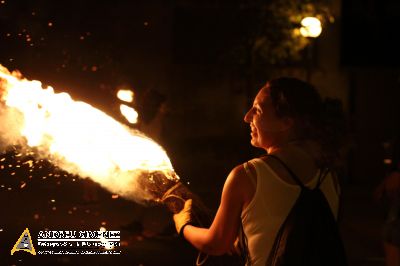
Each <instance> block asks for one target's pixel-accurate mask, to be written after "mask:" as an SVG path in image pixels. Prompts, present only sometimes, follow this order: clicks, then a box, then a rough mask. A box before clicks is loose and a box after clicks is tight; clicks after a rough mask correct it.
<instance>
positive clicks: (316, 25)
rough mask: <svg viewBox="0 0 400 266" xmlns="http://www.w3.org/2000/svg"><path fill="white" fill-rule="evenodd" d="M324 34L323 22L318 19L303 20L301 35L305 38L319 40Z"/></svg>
mask: <svg viewBox="0 0 400 266" xmlns="http://www.w3.org/2000/svg"><path fill="white" fill-rule="evenodd" d="M321 32H322V26H321V21H320V20H319V19H318V18H316V17H305V18H303V19H302V20H301V28H300V33H301V35H303V36H304V37H311V38H317V37H318V36H319V35H320V34H321Z"/></svg>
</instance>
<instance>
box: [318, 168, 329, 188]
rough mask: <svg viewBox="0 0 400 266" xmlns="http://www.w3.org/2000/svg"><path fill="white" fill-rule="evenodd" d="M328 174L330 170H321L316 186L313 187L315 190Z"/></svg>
mask: <svg viewBox="0 0 400 266" xmlns="http://www.w3.org/2000/svg"><path fill="white" fill-rule="evenodd" d="M329 172H330V170H329V169H328V168H324V169H321V171H320V172H319V177H318V182H317V185H316V186H315V189H318V188H319V187H320V186H321V184H322V182H324V180H325V178H326V176H327V175H328V174H329Z"/></svg>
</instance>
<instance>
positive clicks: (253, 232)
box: [174, 78, 340, 266]
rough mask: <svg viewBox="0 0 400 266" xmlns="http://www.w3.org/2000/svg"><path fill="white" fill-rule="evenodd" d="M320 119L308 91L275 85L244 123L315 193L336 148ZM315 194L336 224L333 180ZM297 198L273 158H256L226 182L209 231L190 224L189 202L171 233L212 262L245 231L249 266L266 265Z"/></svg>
mask: <svg viewBox="0 0 400 266" xmlns="http://www.w3.org/2000/svg"><path fill="white" fill-rule="evenodd" d="M331 109H332V108H331ZM324 114H325V112H324V105H323V103H322V101H321V98H320V96H319V95H318V93H317V92H316V90H315V89H314V88H313V87H312V86H311V85H309V84H308V83H305V82H303V81H300V80H298V79H295V78H279V79H274V80H271V81H269V82H268V83H267V84H266V85H265V86H264V87H263V88H261V90H260V91H259V92H258V94H257V96H256V98H255V100H254V103H253V106H252V108H251V109H250V110H249V111H248V113H247V114H246V115H245V117H244V121H245V122H246V123H249V124H250V128H251V144H252V145H253V146H255V147H258V148H262V149H264V150H265V151H266V152H267V154H269V155H274V156H276V157H278V158H279V159H281V160H282V161H283V162H284V163H285V164H286V165H287V166H288V167H289V168H290V169H291V170H292V171H293V172H294V173H295V174H296V175H297V176H298V177H299V178H300V180H301V181H302V183H303V184H305V185H306V186H307V187H310V188H314V187H315V186H316V183H317V181H318V180H317V179H318V178H317V177H318V176H319V170H320V169H322V168H326V167H332V166H333V163H334V159H335V157H336V154H335V152H334V151H335V150H337V149H338V146H337V145H338V143H339V139H338V138H336V136H334V135H333V134H332V133H333V132H334V131H332V130H331V127H329V126H328V125H326V123H325V122H324V121H326V117H325V115H324ZM336 117H337V118H340V115H338V116H336ZM320 188H321V190H322V192H323V193H324V195H325V197H326V198H327V200H328V203H329V206H330V208H331V210H332V212H333V213H334V215H335V217H337V212H338V205H339V187H338V184H337V180H336V177H335V176H334V174H332V172H331V173H329V174H328V176H327V177H326V178H325V179H324V181H323V183H322V184H321V186H320ZM299 193H300V188H299V186H298V185H296V183H295V181H294V180H293V179H292V177H291V176H290V174H289V173H288V171H287V170H286V169H285V167H284V166H283V165H282V164H281V163H280V162H279V161H278V160H277V159H276V158H273V157H270V156H265V157H262V158H255V159H252V160H250V161H249V162H248V163H245V164H243V165H239V166H237V167H235V168H234V169H233V170H232V171H231V172H230V174H229V175H228V177H227V179H226V182H225V185H224V188H223V191H222V197H221V203H220V206H219V208H218V211H217V213H216V216H215V218H214V221H213V223H212V224H211V226H210V228H208V229H206V228H198V227H195V226H192V225H191V224H190V209H191V201H190V200H188V201H186V203H185V207H184V209H183V210H182V211H181V212H180V213H178V214H176V215H174V220H175V225H176V228H177V231H178V232H179V233H180V234H181V235H183V236H184V238H185V239H186V240H187V241H189V242H190V243H191V244H192V245H193V246H194V247H196V248H197V249H198V250H200V251H202V252H204V253H207V254H211V255H221V254H225V253H229V252H231V251H232V250H233V249H234V243H235V240H236V239H237V237H238V232H240V230H241V228H243V229H242V230H243V232H244V235H245V236H246V237H245V239H247V241H242V242H245V243H246V242H247V245H246V247H245V248H244V249H242V250H245V251H247V252H248V254H247V256H248V260H247V265H255V266H256V265H265V263H266V260H267V258H268V255H269V252H270V250H271V247H272V245H273V242H274V239H275V236H276V233H277V231H278V230H279V227H280V225H281V224H282V222H283V221H284V219H285V218H286V216H287V215H288V213H289V211H290V209H291V207H292V206H293V204H294V202H295V200H296V198H297V197H298V196H299Z"/></svg>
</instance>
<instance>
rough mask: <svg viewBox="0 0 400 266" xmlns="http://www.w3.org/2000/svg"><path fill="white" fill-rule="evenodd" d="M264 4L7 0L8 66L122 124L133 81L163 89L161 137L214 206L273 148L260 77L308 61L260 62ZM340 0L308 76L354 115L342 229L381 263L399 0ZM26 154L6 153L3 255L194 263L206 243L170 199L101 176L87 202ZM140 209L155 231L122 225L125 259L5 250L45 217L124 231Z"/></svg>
mask: <svg viewBox="0 0 400 266" xmlns="http://www.w3.org/2000/svg"><path fill="white" fill-rule="evenodd" d="M253 2H254V3H256V4H257V3H259V1H211V0H209V1H202V3H196V2H195V1H177V0H176V1H172V0H171V1H161V0H151V1H122V0H115V1H111V2H108V1H93V0H87V1H75V0H72V1H50V0H41V1H11V0H9V1H7V0H5V1H1V4H0V64H2V65H3V66H5V67H7V68H8V69H9V70H15V69H18V70H19V71H21V73H22V74H23V75H24V76H25V77H27V78H28V79H36V80H40V81H42V82H43V84H45V85H51V86H53V87H54V88H55V90H56V92H61V91H64V92H68V93H69V94H71V96H72V97H73V98H74V99H77V100H82V101H85V102H88V103H90V104H92V105H93V106H95V107H97V108H99V109H101V110H103V111H105V112H106V113H108V114H109V115H111V116H112V117H114V118H115V119H117V120H119V121H120V122H122V123H125V121H124V118H123V117H122V116H121V115H120V114H119V109H118V105H119V102H118V100H117V98H116V97H115V94H116V91H117V90H118V88H120V87H121V86H130V87H132V88H133V89H134V90H135V92H136V93H138V95H139V96H140V95H141V94H142V93H144V92H145V91H147V90H149V89H150V90H156V91H158V92H159V93H161V94H163V95H164V96H165V97H166V99H167V100H166V110H167V112H166V115H165V118H164V120H163V122H162V134H161V137H160V140H159V142H160V144H161V145H162V146H163V147H164V148H165V149H166V151H167V153H168V155H169V156H170V158H171V161H172V163H173V165H174V167H175V170H176V172H177V173H178V174H179V175H180V176H181V178H182V180H183V181H184V182H190V185H189V187H190V189H192V190H193V191H194V192H195V193H197V194H198V195H200V197H201V198H202V199H203V200H204V202H205V203H206V204H207V205H208V206H210V208H211V209H212V210H214V211H215V210H216V207H217V206H218V202H219V197H220V193H221V189H222V185H223V183H224V181H225V178H226V176H227V174H228V173H229V171H230V170H231V169H232V168H233V167H234V166H235V165H238V164H240V163H242V162H244V161H246V160H248V159H250V158H252V157H254V156H257V155H259V154H260V153H261V152H262V151H259V150H256V149H254V148H252V147H251V146H250V145H249V129H248V126H247V125H245V124H244V122H243V116H244V114H245V112H246V110H247V109H248V107H249V104H250V103H251V101H252V99H253V96H254V94H255V92H256V91H257V89H258V88H259V86H260V85H261V84H262V83H264V82H265V81H266V80H268V78H271V77H274V76H278V75H292V76H297V77H300V78H303V79H304V78H305V77H306V75H305V69H306V65H305V63H306V62H305V61H304V60H305V58H301V59H300V60H299V59H297V60H292V61H291V60H289V61H285V60H283V61H282V63H281V64H275V65H273V64H270V62H267V63H260V64H257V65H255V64H254V62H251V61H249V58H248V53H247V52H246V51H248V50H246V45H244V46H243V44H246V43H248V42H247V41H248V40H252V38H253V37H254V34H255V33H254V29H256V28H257V26H258V24H259V23H258V22H259V21H258V20H257V19H256V18H257V16H258V14H259V12H260V10H259V8H258V7H259V6H257V5H256V4H254V5H251V4H250V5H247V7H248V8H245V9H244V10H243V9H242V8H241V7H242V6H243V4H249V3H253ZM271 2H274V1H271ZM288 2H290V1H288ZM331 2H332V13H333V15H334V16H335V22H334V23H332V24H329V25H327V26H326V28H324V31H323V34H322V35H321V37H320V38H319V39H317V40H316V41H315V43H314V44H315V45H314V51H313V53H314V58H313V60H314V69H313V76H312V79H311V81H312V83H313V84H315V85H316V86H317V87H318V88H319V90H320V93H321V95H322V96H324V97H335V98H339V99H340V100H341V101H342V103H343V106H344V111H345V113H346V117H347V118H348V121H349V124H350V131H351V144H350V147H349V150H348V153H347V154H346V157H345V160H344V169H343V173H342V176H341V178H342V184H343V185H342V188H343V204H342V205H343V211H342V215H341V217H342V218H341V226H342V232H343V236H344V239H345V241H346V248H347V251H348V253H349V257H350V261H351V265H383V261H382V258H383V254H382V249H381V244H380V226H381V223H382V219H383V209H384V208H383V207H382V205H380V203H376V202H373V201H372V191H373V189H374V187H375V186H376V184H377V183H378V182H379V181H380V180H381V179H382V178H383V176H384V175H385V170H386V169H385V165H384V164H383V159H384V158H385V156H386V155H387V154H386V153H385V152H386V151H385V149H384V148H383V143H384V142H387V141H388V140H390V139H391V138H393V137H394V136H395V135H396V134H398V132H399V125H400V123H399V121H400V119H399V114H400V111H399V106H400V105H399V104H398V101H399V99H400V93H399V91H400V88H399V81H400V76H399V65H400V64H399V62H400V60H399V59H400V52H399V47H400V44H399V41H398V38H397V33H398V28H399V26H400V20H399V14H400V12H398V11H399V4H398V3H397V2H396V1H394V0H392V1H361V0H359V1H357V0H346V1H339V0H337V1H331ZM271 31H273V32H274V31H275V30H271ZM276 31H277V32H278V31H279V29H276ZM277 42H278V41H277ZM306 52H307V51H306V50H305V51H302V52H301V55H302V56H306ZM138 111H139V114H140V111H141V110H138ZM18 153H19V151H18V149H17V150H15V149H13V148H12V147H9V148H8V150H7V151H5V152H4V153H3V155H2V158H4V160H3V161H1V165H4V168H3V169H2V170H0V185H3V186H2V187H1V188H0V199H1V204H0V213H1V214H0V217H1V220H0V229H3V230H1V231H0V265H2V261H5V262H6V263H5V265H24V264H26V263H34V264H35V263H38V262H39V261H40V264H49V265H54V264H67V265H68V264H69V265H76V264H81V265H87V264H88V263H96V264H99V265H100V264H105V265H112V264H116V263H117V262H118V263H119V264H122V265H140V264H143V265H160V263H161V262H163V263H164V264H167V265H192V264H194V260H195V256H196V252H195V251H194V249H193V248H191V247H190V246H188V245H187V244H186V243H184V242H183V241H181V240H180V239H179V238H177V236H176V235H174V234H173V230H174V229H173V226H172V225H171V217H170V214H169V213H168V212H167V211H166V210H165V209H163V208H162V207H148V208H145V210H144V211H143V210H140V207H138V206H137V204H135V203H133V202H128V201H125V200H123V199H121V198H119V199H111V195H110V194H109V193H108V192H106V191H104V190H103V189H102V188H100V187H96V188H95V189H96V191H97V192H96V193H97V194H98V201H97V202H95V203H86V202H85V201H84V200H83V196H82V195H83V194H84V182H85V181H83V180H82V179H81V178H79V177H74V176H71V175H69V174H67V173H64V172H62V171H60V170H57V169H55V168H54V167H53V166H52V165H51V164H49V163H48V162H46V161H38V162H36V163H35V167H34V169H35V170H34V171H33V172H29V170H30V169H28V168H26V167H25V168H24V167H22V168H19V169H17V168H15V167H16V165H18V164H20V163H21V162H18V160H20V159H19V157H18V156H17V155H18ZM9 165H12V167H11V166H9ZM15 172H16V173H17V174H14V175H12V173H15ZM55 173H59V177H54V174H55ZM50 174H51V175H50ZM29 175H31V176H32V178H29ZM43 177H46V178H45V179H44V178H43ZM21 182H25V183H26V186H25V187H24V188H21ZM10 188H11V189H10ZM51 199H55V203H54V202H52V201H51ZM54 207H56V209H54ZM135 217H139V218H138V219H140V220H141V221H142V223H143V226H144V229H145V231H146V233H145V234H144V235H142V234H137V232H132V231H129V230H125V231H124V230H123V231H122V233H123V235H122V238H123V239H125V241H126V242H127V245H126V246H124V247H123V252H124V255H121V256H116V257H112V256H111V257H101V256H100V257H99V256H94V257H70V256H54V257H52V256H49V257H46V256H36V257H32V256H30V254H28V253H26V254H25V253H24V252H19V253H15V255H14V256H8V254H9V252H10V250H11V248H12V246H13V245H14V243H15V241H16V240H17V238H18V237H19V235H20V234H21V233H22V231H23V230H24V229H25V228H26V227H29V229H30V231H31V235H36V234H37V232H38V231H39V230H44V229H45V228H48V229H59V230H63V229H75V228H76V229H85V230H91V229H93V230H97V229H98V227H100V226H101V225H102V224H103V223H104V222H105V224H106V227H107V228H109V229H113V230H120V229H121V226H123V225H125V224H128V223H129V222H130V221H131V220H132V219H135ZM34 238H35V237H34ZM20 253H23V254H20Z"/></svg>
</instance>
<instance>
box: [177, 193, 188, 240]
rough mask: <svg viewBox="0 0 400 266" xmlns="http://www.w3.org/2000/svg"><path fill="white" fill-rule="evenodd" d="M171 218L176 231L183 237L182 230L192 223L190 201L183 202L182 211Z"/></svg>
mask: <svg viewBox="0 0 400 266" xmlns="http://www.w3.org/2000/svg"><path fill="white" fill-rule="evenodd" d="M173 218H174V222H175V227H176V231H177V232H178V234H179V235H180V236H182V237H183V228H184V227H185V226H186V225H189V224H191V223H192V199H188V200H187V201H185V205H184V206H183V209H182V210H181V211H180V212H178V213H177V214H174V217H173Z"/></svg>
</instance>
